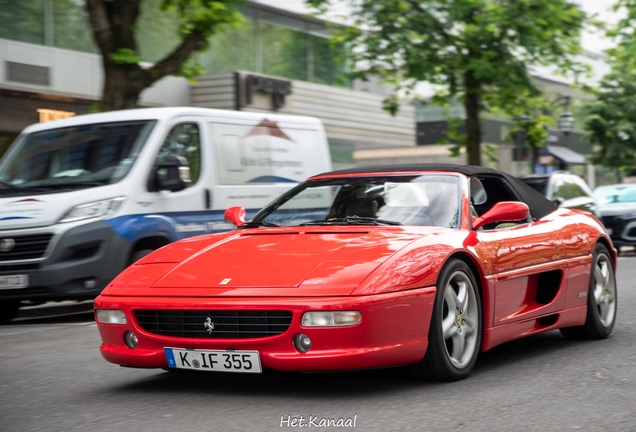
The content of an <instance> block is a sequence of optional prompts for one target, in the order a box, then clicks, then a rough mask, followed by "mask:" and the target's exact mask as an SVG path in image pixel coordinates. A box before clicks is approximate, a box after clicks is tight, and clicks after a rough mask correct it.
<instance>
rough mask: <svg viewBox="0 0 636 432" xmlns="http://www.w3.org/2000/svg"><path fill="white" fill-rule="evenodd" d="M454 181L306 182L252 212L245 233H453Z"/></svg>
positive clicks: (456, 220) (456, 193)
mask: <svg viewBox="0 0 636 432" xmlns="http://www.w3.org/2000/svg"><path fill="white" fill-rule="evenodd" d="M460 196H461V194H460V179H459V177H457V176H454V175H422V176H413V175H409V176H379V177H360V178H356V177H346V178H328V179H319V180H310V181H307V182H305V183H302V184H300V185H298V186H297V187H295V188H294V189H292V190H290V191H289V192H287V193H285V194H284V195H282V196H281V197H280V198H279V199H277V200H276V201H274V202H273V203H272V204H270V205H269V206H267V207H265V208H264V209H263V210H261V211H260V212H258V213H257V214H256V215H255V216H254V217H253V218H252V220H250V221H249V222H248V223H247V224H246V225H244V226H245V227H250V226H252V227H253V226H271V225H276V226H297V225H351V224H355V225H419V226H441V227H449V228H458V227H459V209H460Z"/></svg>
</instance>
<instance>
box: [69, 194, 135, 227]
mask: <svg viewBox="0 0 636 432" xmlns="http://www.w3.org/2000/svg"><path fill="white" fill-rule="evenodd" d="M125 200H126V197H117V198H112V199H108V200H104V201H96V202H92V203H88V204H82V205H78V206H76V207H73V208H72V209H71V210H70V211H69V212H68V213H66V215H65V216H64V217H63V218H62V219H61V220H60V222H75V221H79V220H83V219H91V218H99V217H108V216H110V215H112V214H114V213H115V212H116V211H117V210H118V209H119V207H120V206H121V204H122V203H123V202H124V201H125Z"/></svg>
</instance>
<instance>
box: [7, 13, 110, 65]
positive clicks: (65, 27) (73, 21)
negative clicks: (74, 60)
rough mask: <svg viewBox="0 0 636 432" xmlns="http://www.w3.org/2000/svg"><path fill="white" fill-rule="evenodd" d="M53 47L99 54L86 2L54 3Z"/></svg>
mask: <svg viewBox="0 0 636 432" xmlns="http://www.w3.org/2000/svg"><path fill="white" fill-rule="evenodd" d="M0 1H2V0H0ZM53 45H55V46H56V47H59V48H65V49H70V50H75V51H83V52H89V53H97V52H98V51H97V46H96V45H95V42H93V32H92V30H91V28H90V25H89V23H88V14H87V12H86V7H85V6H84V0H55V1H54V2H53Z"/></svg>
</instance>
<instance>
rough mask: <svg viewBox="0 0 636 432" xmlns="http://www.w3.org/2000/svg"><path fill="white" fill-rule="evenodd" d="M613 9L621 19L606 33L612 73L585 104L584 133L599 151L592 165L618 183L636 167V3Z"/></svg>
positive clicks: (621, 2) (621, 0) (625, 0)
mask: <svg viewBox="0 0 636 432" xmlns="http://www.w3.org/2000/svg"><path fill="white" fill-rule="evenodd" d="M614 9H615V10H618V9H621V10H622V11H623V18H622V19H621V20H620V21H619V23H618V24H617V25H616V26H615V27H614V28H611V29H610V30H609V31H608V35H609V36H610V37H613V38H614V40H615V42H616V46H615V47H614V48H612V49H610V50H608V52H607V53H608V61H609V63H610V65H611V71H610V73H609V74H607V75H606V76H605V77H603V80H602V81H601V83H600V86H599V88H598V89H596V96H597V99H596V100H594V101H591V102H588V103H587V104H586V105H585V111H586V113H587V114H588V115H587V118H586V119H585V130H586V132H587V134H588V136H587V139H588V141H589V142H590V143H591V144H594V145H596V146H597V148H598V150H597V152H596V153H595V154H594V155H593V156H592V157H591V158H590V160H591V162H592V163H594V164H595V165H600V166H604V167H607V168H610V169H613V170H615V173H616V180H617V181H618V182H620V181H621V170H625V171H627V170H629V169H630V168H634V167H636V0H619V1H618V2H617V3H616V4H615V5H614Z"/></svg>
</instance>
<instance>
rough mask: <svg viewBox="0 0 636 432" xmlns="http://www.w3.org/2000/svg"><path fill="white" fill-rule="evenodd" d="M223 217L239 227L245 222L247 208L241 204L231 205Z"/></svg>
mask: <svg viewBox="0 0 636 432" xmlns="http://www.w3.org/2000/svg"><path fill="white" fill-rule="evenodd" d="M223 218H224V219H225V221H226V222H232V223H233V224H234V226H235V227H237V228H238V227H240V226H241V225H243V224H244V223H245V209H244V208H243V207H241V206H235V207H230V208H229V209H227V210H225V213H223Z"/></svg>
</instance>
